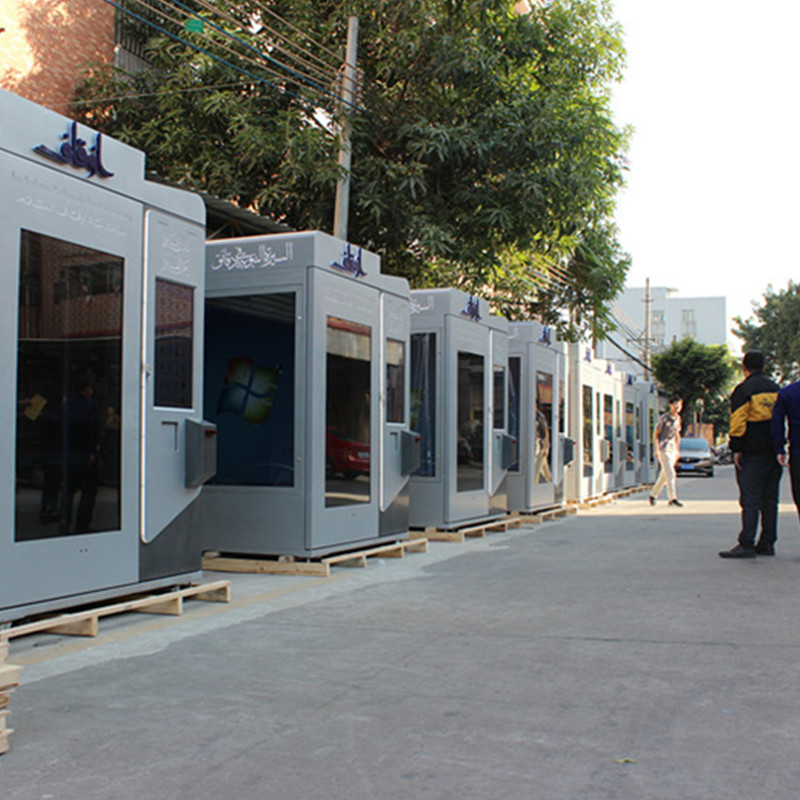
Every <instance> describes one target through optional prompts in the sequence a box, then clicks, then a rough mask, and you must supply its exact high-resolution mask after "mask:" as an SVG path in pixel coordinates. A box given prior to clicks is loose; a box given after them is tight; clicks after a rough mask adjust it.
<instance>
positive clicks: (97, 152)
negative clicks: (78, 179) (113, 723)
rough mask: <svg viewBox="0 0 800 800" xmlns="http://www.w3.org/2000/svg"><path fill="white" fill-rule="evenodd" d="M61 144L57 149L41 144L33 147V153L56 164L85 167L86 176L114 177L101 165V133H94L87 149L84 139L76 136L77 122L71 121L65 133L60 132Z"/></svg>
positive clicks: (78, 167)
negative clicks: (92, 142) (92, 141)
mask: <svg viewBox="0 0 800 800" xmlns="http://www.w3.org/2000/svg"><path fill="white" fill-rule="evenodd" d="M61 141H62V144H61V146H60V147H59V148H58V150H51V149H50V148H49V147H45V146H44V145H43V144H40V145H38V146H37V147H34V148H33V152H34V153H38V154H39V155H40V156H44V157H45V158H49V159H50V161H55V162H56V163H57V164H68V165H69V166H71V167H75V168H76V169H85V170H86V171H87V172H88V175H87V176H86V177H87V178H91V177H93V176H94V175H99V176H100V177H101V178H112V177H114V173H113V172H109V171H108V170H107V169H106V168H105V167H104V166H103V134H102V133H98V134H95V137H94V144H93V145H92V146H91V147H90V148H89V149H88V150H87V149H86V144H87V142H86V140H85V139H81V138H80V137H79V136H78V123H77V122H73V123H72V124H71V125H70V126H69V128H68V130H67V132H66V133H62V134H61Z"/></svg>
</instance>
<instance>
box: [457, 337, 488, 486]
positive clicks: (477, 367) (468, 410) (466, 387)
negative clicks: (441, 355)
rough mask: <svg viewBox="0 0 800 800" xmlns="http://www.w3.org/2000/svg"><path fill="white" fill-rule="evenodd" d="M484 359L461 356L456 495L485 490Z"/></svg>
mask: <svg viewBox="0 0 800 800" xmlns="http://www.w3.org/2000/svg"><path fill="white" fill-rule="evenodd" d="M484 374H485V367H484V359H483V356H479V355H476V354H474V353H462V352H459V354H458V406H457V415H458V433H457V435H458V477H457V480H456V491H459V492H474V491H477V490H480V489H483V476H484V452H483V425H484V423H483V420H484V414H485V410H484V408H485V401H484V389H483V386H484Z"/></svg>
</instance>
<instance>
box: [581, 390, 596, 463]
mask: <svg viewBox="0 0 800 800" xmlns="http://www.w3.org/2000/svg"><path fill="white" fill-rule="evenodd" d="M592 414H593V411H592V387H591V386H584V387H583V474H584V476H587V477H588V476H589V475H591V474H592V462H593V458H592V455H593V451H594V425H593V424H592V423H593V418H592Z"/></svg>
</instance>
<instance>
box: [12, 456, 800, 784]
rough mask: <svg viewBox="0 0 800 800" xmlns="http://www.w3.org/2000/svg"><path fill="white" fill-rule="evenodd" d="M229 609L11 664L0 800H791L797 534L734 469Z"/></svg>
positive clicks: (290, 582) (239, 582)
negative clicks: (741, 540)
mask: <svg viewBox="0 0 800 800" xmlns="http://www.w3.org/2000/svg"><path fill="white" fill-rule="evenodd" d="M678 486H679V493H680V496H681V499H682V500H683V501H684V502H685V507H684V508H682V509H675V508H668V507H667V505H666V502H665V501H663V500H662V501H661V502H660V503H659V505H658V506H657V507H656V508H654V509H652V508H650V506H649V505H648V504H647V495H646V493H639V494H635V495H633V496H632V497H631V498H628V499H624V500H619V501H617V502H615V503H614V504H613V505H610V506H605V507H601V508H598V509H595V510H591V511H586V512H581V513H580V514H579V515H578V516H575V517H570V518H567V519H564V520H559V521H556V522H550V523H545V524H541V525H536V526H527V527H525V528H522V529H519V530H514V531H510V532H509V533H507V534H490V535H489V536H487V538H486V539H478V540H475V539H470V540H467V542H465V543H464V544H447V543H432V544H431V552H430V553H428V554H409V555H408V556H407V557H406V558H405V559H404V560H402V561H396V560H385V561H381V560H370V561H369V565H368V567H367V568H366V569H360V570H356V569H347V568H337V569H335V570H334V573H333V575H332V577H331V578H330V579H323V578H294V577H282V576H260V575H247V576H235V575H234V576H225V575H222V574H220V573H209V574H208V577H209V578H213V579H217V578H220V577H231V580H232V582H233V602H232V603H231V604H229V605H227V606H222V605H218V604H206V603H201V602H196V601H190V602H187V604H186V612H185V613H184V615H183V616H182V617H177V618H164V617H154V616H147V615H125V616H122V617H116V618H106V619H104V620H101V624H100V635H99V636H98V637H97V638H96V639H93V640H86V639H75V638H69V637H61V636H54V635H39V636H34V637H27V638H25V639H21V640H13V641H12V645H11V655H10V658H9V661H10V662H12V663H19V664H23V665H24V666H25V667H26V668H25V671H24V672H23V674H22V685H21V686H20V688H19V689H18V690H17V692H16V693H15V694H14V695H13V696H12V700H11V706H10V709H11V717H10V719H9V721H10V725H11V727H13V728H14V729H15V731H16V732H15V733H14V734H13V736H12V737H11V750H10V751H9V752H8V753H7V754H6V755H4V756H1V757H0V798H2V800H40V799H41V800H45V799H46V800H143V798H147V799H148V800H149V799H150V798H152V799H153V800H340V799H341V800H384V799H386V800H419V799H421V798H432V799H435V800H446V799H447V800H449V798H453V800H455V799H456V798H458V799H459V800H469V799H470V798H476V799H477V798H480V799H481V800H610V799H611V798H613V799H614V800H722V799H723V798H726V799H727V798H733V799H736V800H738V799H739V798H741V800H756V799H758V800H760V799H761V798H777V799H782V798H787V799H788V798H794V797H797V794H798V788H797V787H798V786H800V760H798V752H800V690H798V677H799V673H800V667H799V666H798V665H799V664H800V625H799V624H798V616H800V615H799V614H798V612H799V611H800V525H798V519H797V515H796V513H795V511H794V507H793V506H792V505H791V504H790V495H789V485H788V476H785V479H784V486H783V489H782V493H783V501H784V503H783V505H782V510H781V519H780V538H779V541H778V547H777V556H775V557H774V558H759V559H757V560H755V561H724V560H722V559H720V558H718V556H717V552H718V551H719V550H722V549H727V548H729V547H731V546H733V544H734V543H735V539H736V534H737V532H738V527H737V522H738V506H737V504H736V496H737V495H736V490H735V485H734V479H733V468H732V467H723V468H718V471H717V476H716V477H715V478H713V479H703V478H692V477H686V478H680V479H679V481H678Z"/></svg>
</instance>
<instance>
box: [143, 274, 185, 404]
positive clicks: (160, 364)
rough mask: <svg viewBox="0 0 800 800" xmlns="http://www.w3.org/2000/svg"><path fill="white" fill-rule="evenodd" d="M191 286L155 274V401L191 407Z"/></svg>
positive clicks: (156, 402)
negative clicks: (166, 279) (156, 276)
mask: <svg viewBox="0 0 800 800" xmlns="http://www.w3.org/2000/svg"><path fill="white" fill-rule="evenodd" d="M193 311H194V289H192V288H191V287H190V286H181V285H180V284H177V283H172V281H165V280H162V279H161V278H156V348H155V363H154V366H153V376H154V383H155V389H154V390H155V404H156V405H157V406H169V407H171V408H191V407H192V359H193V324H192V320H193V317H194V313H193Z"/></svg>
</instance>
